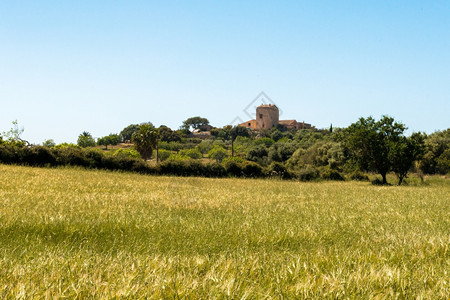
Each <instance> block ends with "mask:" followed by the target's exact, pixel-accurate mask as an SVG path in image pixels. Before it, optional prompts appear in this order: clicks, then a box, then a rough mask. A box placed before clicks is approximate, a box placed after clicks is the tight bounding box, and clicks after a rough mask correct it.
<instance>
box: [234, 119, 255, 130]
mask: <svg viewBox="0 0 450 300" xmlns="http://www.w3.org/2000/svg"><path fill="white" fill-rule="evenodd" d="M238 126H242V127H245V128H250V129H256V120H250V121H247V122H244V123H241V124H239V125H238Z"/></svg>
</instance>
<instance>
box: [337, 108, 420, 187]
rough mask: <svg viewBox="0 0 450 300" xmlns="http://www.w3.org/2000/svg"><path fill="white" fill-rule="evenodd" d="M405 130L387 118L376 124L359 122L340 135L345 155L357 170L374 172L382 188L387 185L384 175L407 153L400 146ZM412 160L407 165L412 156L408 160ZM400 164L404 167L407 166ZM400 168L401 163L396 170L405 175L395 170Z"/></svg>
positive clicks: (368, 119)
mask: <svg viewBox="0 0 450 300" xmlns="http://www.w3.org/2000/svg"><path fill="white" fill-rule="evenodd" d="M405 130H406V127H405V125H403V124H402V123H398V122H395V120H394V119H393V118H391V117H388V116H383V117H382V118H381V119H380V120H379V121H375V119H373V118H372V117H368V118H367V119H365V118H360V119H359V120H358V121H357V122H356V123H353V124H351V125H350V126H349V127H348V128H347V129H346V130H344V131H343V134H342V137H344V138H343V140H342V141H343V146H344V149H345V150H344V151H345V153H346V154H347V155H348V157H349V161H350V162H351V163H354V164H355V166H356V167H357V168H358V169H360V170H362V171H375V172H377V173H378V174H380V175H381V177H382V178H383V184H386V183H387V180H386V174H387V173H388V172H389V171H391V170H392V169H393V166H394V164H396V163H397V162H398V157H399V155H401V153H404V152H403V151H406V150H405V149H408V147H404V146H403V145H402V143H403V141H404V136H403V132H404V131H405ZM395 159H397V160H395ZM405 159H406V158H405ZM411 159H412V161H410V162H409V163H410V164H412V162H413V161H414V159H415V156H411V157H410V158H409V160H411ZM402 164H404V165H406V164H407V162H403V163H402ZM399 165H400V163H398V164H397V165H396V167H395V168H396V170H397V171H398V172H400V173H403V172H404V171H399V170H400V169H402V170H403V169H404V167H397V166H399ZM400 173H399V174H400Z"/></svg>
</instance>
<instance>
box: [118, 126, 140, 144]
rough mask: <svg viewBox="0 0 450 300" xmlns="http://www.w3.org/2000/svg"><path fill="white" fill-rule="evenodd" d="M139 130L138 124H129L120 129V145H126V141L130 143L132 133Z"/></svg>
mask: <svg viewBox="0 0 450 300" xmlns="http://www.w3.org/2000/svg"><path fill="white" fill-rule="evenodd" d="M138 129H139V125H138V124H131V125H128V126H127V127H125V128H124V129H122V131H121V132H120V133H119V137H120V141H121V142H122V143H126V142H127V141H131V137H132V136H133V133H134V132H135V131H136V130H138Z"/></svg>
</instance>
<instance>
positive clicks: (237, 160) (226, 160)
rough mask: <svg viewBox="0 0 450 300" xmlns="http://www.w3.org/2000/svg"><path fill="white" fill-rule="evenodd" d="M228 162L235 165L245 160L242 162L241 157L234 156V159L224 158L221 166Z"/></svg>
mask: <svg viewBox="0 0 450 300" xmlns="http://www.w3.org/2000/svg"><path fill="white" fill-rule="evenodd" d="M229 161H234V162H235V163H239V164H241V163H243V162H245V160H244V159H243V158H242V157H239V156H234V157H227V158H224V159H223V160H222V165H225V164H226V163H227V162H229Z"/></svg>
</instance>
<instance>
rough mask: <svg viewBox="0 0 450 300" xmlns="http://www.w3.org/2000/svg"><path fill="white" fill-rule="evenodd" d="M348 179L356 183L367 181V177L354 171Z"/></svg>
mask: <svg viewBox="0 0 450 300" xmlns="http://www.w3.org/2000/svg"><path fill="white" fill-rule="evenodd" d="M350 179H351V180H356V181H369V176H367V175H366V174H364V173H362V172H360V171H356V172H353V173H352V174H350Z"/></svg>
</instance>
